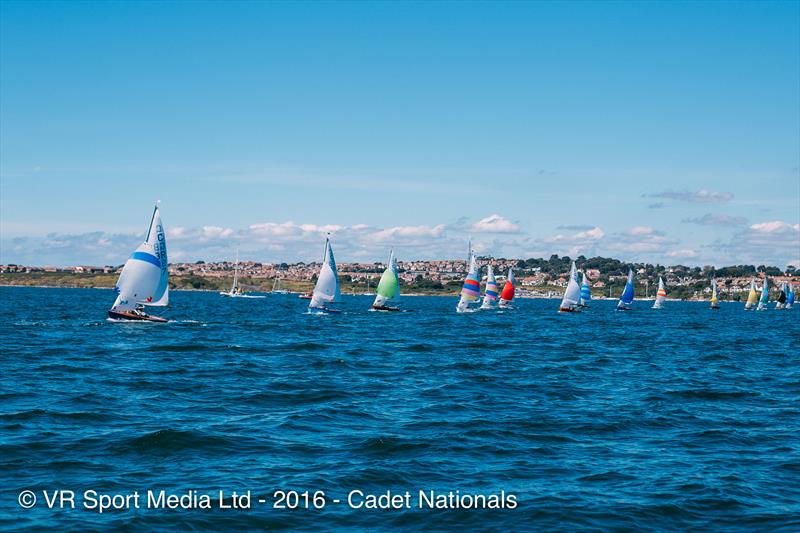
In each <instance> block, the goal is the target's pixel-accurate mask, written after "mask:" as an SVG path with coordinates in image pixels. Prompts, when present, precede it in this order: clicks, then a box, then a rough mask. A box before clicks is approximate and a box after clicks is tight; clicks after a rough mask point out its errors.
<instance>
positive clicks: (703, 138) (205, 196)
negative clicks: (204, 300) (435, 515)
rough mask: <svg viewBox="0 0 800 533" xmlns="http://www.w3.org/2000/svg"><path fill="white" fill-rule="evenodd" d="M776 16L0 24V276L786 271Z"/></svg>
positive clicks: (589, 11)
mask: <svg viewBox="0 0 800 533" xmlns="http://www.w3.org/2000/svg"><path fill="white" fill-rule="evenodd" d="M798 28H800V4H798V3H797V2H777V3H769V2H757V3H745V2H737V3H724V2H709V3H701V2H693V3H676V2H670V3H657V2H641V3H635V2H630V3H600V2H579V3H545V2H531V3H454V2H451V3H427V2H426V3H366V2H357V3H339V2H337V3H334V2H327V3H312V2H305V3H266V2H263V3H260V2H248V3H239V4H234V3H225V4H222V3H212V2H202V3H199V2H198V3H193V2H182V3H177V2H174V3H160V2H137V3H121V2H115V3H110V2H104V3H79V2H63V3H52V2H35V3H20V2H10V1H5V2H2V3H0V256H1V257H0V262H23V263H34V264H45V263H47V264H95V263H102V264H106V263H108V264H120V263H122V262H124V260H125V258H126V257H127V256H128V254H129V253H130V251H131V249H132V246H135V244H136V242H137V241H138V240H140V239H141V238H142V236H143V234H144V232H145V231H146V226H147V222H148V217H149V213H150V209H151V205H152V202H153V201H154V200H156V199H160V200H161V201H162V208H163V219H164V222H165V225H166V226H167V228H168V231H169V232H170V233H169V244H170V256H171V259H172V260H176V261H177V260H196V259H206V260H209V259H212V260H213V259H220V258H225V257H230V256H231V255H232V254H233V250H234V249H235V248H240V249H241V250H242V253H241V254H242V257H244V258H247V259H256V260H262V261H295V260H309V259H317V258H318V256H319V255H320V254H321V253H322V252H321V250H322V241H321V239H322V235H323V234H324V232H325V231H327V230H333V236H334V237H333V238H334V247H335V248H334V249H335V250H336V251H337V256H338V259H339V260H340V261H349V260H380V259H383V258H384V257H385V256H386V255H387V252H388V247H390V246H395V247H396V248H397V250H398V255H399V256H400V258H401V259H406V258H442V257H462V256H463V255H465V254H464V249H465V247H466V246H465V241H466V239H467V238H468V237H469V236H470V235H471V236H472V237H473V238H474V240H475V242H476V246H477V247H478V249H479V250H481V251H482V252H483V253H487V254H493V255H495V256H505V257H529V256H549V255H550V254H551V253H559V254H565V253H566V254H569V255H573V256H574V255H577V254H581V253H582V254H585V255H595V254H601V255H607V256H615V257H619V258H622V259H626V260H631V261H649V262H659V263H684V264H717V265H722V264H731V263H756V264H763V263H767V264H770V263H771V264H779V265H784V264H786V263H789V262H793V263H798V262H800V148H798V147H800V30H798Z"/></svg>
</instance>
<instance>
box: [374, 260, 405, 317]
mask: <svg viewBox="0 0 800 533" xmlns="http://www.w3.org/2000/svg"><path fill="white" fill-rule="evenodd" d="M377 292H378V294H377V296H375V301H374V302H372V309H373V310H374V311H399V310H400V308H399V307H390V306H388V305H386V302H388V301H389V300H391V299H393V298H397V297H398V296H400V280H399V279H398V278H397V260H396V259H395V257H394V250H391V251H390V252H389V262H388V263H387V264H386V270H384V271H383V274H382V275H381V280H380V281H379V282H378V289H377Z"/></svg>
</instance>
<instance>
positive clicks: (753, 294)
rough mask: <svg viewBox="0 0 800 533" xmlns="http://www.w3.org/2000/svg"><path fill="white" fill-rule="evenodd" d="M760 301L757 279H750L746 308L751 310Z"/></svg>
mask: <svg viewBox="0 0 800 533" xmlns="http://www.w3.org/2000/svg"><path fill="white" fill-rule="evenodd" d="M756 302H758V291H757V290H756V279H755V278H751V279H750V293H749V294H748V295H747V303H746V304H744V310H745V311H750V310H751V309H752V308H753V306H754V305H756Z"/></svg>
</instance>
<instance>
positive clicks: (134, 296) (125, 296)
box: [111, 206, 169, 311]
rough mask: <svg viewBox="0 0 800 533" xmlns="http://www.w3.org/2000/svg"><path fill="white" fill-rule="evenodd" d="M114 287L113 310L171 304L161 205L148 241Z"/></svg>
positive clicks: (132, 258) (138, 250) (155, 214)
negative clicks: (115, 296)
mask: <svg viewBox="0 0 800 533" xmlns="http://www.w3.org/2000/svg"><path fill="white" fill-rule="evenodd" d="M114 290H115V291H116V292H117V299H116V300H115V301H114V305H113V306H112V307H111V309H112V311H131V310H133V309H135V308H136V306H137V305H152V306H166V305H169V268H168V261H167V239H166V235H165V233H164V226H163V224H162V223H161V213H160V211H159V209H158V206H156V208H155V209H154V210H153V218H152V220H151V221H150V227H149V228H148V230H147V237H146V238H145V241H144V242H143V243H142V244H140V245H139V247H138V248H136V250H135V251H134V252H133V254H132V255H131V256H130V257H129V258H128V260H127V261H126V262H125V266H124V267H123V268H122V272H121V273H120V275H119V279H118V280H117V284H116V286H115V287H114Z"/></svg>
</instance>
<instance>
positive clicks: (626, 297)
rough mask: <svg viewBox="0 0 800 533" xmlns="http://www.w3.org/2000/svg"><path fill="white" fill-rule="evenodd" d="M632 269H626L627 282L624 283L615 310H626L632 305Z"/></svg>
mask: <svg viewBox="0 0 800 533" xmlns="http://www.w3.org/2000/svg"><path fill="white" fill-rule="evenodd" d="M634 292H635V291H634V289H633V269H628V281H627V282H626V283H625V289H623V291H622V295H621V296H620V297H619V302H617V309H627V308H628V306H629V305H630V304H632V303H633V295H634Z"/></svg>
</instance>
